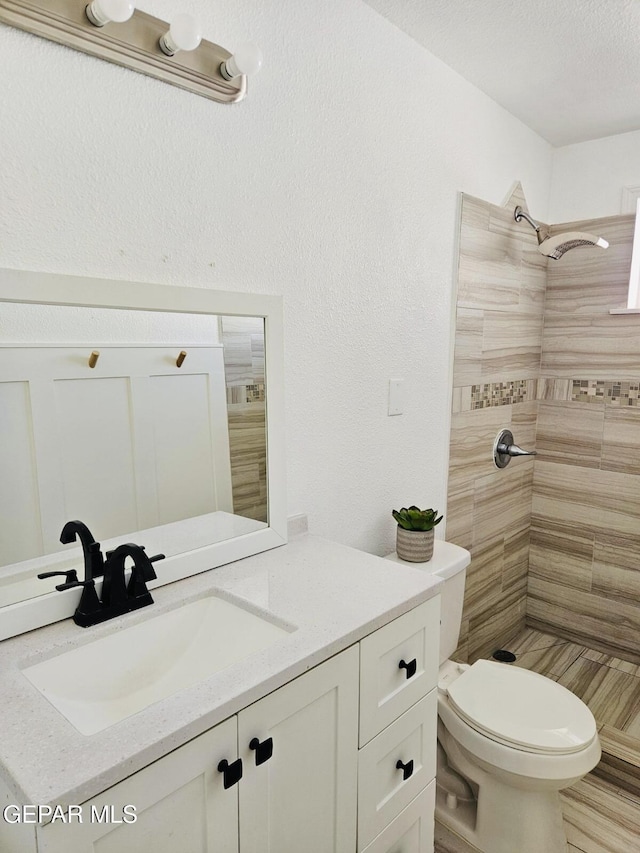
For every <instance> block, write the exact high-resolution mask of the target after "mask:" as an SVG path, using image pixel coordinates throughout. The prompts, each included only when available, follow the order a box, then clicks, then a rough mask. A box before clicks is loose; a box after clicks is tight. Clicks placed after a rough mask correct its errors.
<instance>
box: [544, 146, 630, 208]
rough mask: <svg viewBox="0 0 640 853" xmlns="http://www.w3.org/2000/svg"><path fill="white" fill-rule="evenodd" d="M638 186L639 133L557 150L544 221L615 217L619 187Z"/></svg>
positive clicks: (620, 196) (620, 197) (620, 193)
mask: <svg viewBox="0 0 640 853" xmlns="http://www.w3.org/2000/svg"><path fill="white" fill-rule="evenodd" d="M639 185H640V130H639V131H634V132H632V133H620V134H618V135H617V136H606V137H604V138H603V139H594V140H592V141H590V142H581V143H577V144H576V145H565V146H564V147H563V148H557V149H556V150H555V151H554V155H553V176H552V181H551V193H550V201H549V220H548V221H549V222H570V221H573V220H576V219H596V218H598V217H600V216H616V215H617V214H619V213H620V212H621V208H620V205H621V201H622V189H623V187H628V186H639Z"/></svg>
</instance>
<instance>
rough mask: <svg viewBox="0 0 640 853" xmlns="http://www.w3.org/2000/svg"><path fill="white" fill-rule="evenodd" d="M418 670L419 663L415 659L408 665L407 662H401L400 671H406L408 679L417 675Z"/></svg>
mask: <svg viewBox="0 0 640 853" xmlns="http://www.w3.org/2000/svg"><path fill="white" fill-rule="evenodd" d="M417 668H418V661H417V660H416V659H415V658H414V659H413V660H410V661H409V662H408V663H407V661H406V660H401V661H400V663H399V664H398V669H406V671H407V678H412V677H413V676H414V675H415V674H416V669H417Z"/></svg>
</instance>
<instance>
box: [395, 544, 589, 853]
mask: <svg viewBox="0 0 640 853" xmlns="http://www.w3.org/2000/svg"><path fill="white" fill-rule="evenodd" d="M435 544H436V549H435V552H434V556H433V559H432V560H431V561H430V562H428V563H412V564H411V565H413V566H414V567H415V568H420V569H424V570H425V571H427V572H429V573H431V574H434V575H436V576H438V577H441V578H443V580H444V586H443V587H442V590H441V597H442V616H441V628H440V672H439V678H438V773H437V780H436V783H437V799H436V818H437V819H438V820H439V821H440V822H441V823H443V824H444V825H445V826H447V827H449V828H450V829H451V830H452V831H453V832H455V833H457V834H458V835H460V836H461V837H462V838H464V839H465V840H466V841H468V842H469V843H470V844H472V845H473V846H475V847H476V848H477V849H478V850H480V851H482V853H566V850H567V842H566V838H565V834H564V829H563V824H562V813H561V810H560V798H559V795H558V792H559V791H560V790H562V789H563V788H568V787H569V786H570V785H573V784H574V783H575V782H577V781H578V780H579V779H581V778H582V777H583V776H584V775H585V774H587V773H588V772H589V771H590V770H592V769H593V768H594V767H595V766H596V764H597V763H598V761H599V760H600V742H599V740H598V734H597V729H596V722H595V719H594V717H593V714H592V713H591V711H590V710H589V709H588V708H587V706H586V705H585V704H584V703H583V702H582V701H581V700H580V699H578V697H577V696H575V695H574V694H573V693H571V692H570V691H569V690H567V689H566V688H564V687H562V686H561V685H559V684H556V682H555V681H552V680H551V679H549V678H545V677H544V676H542V675H538V674H537V673H534V672H530V671H528V670H525V669H521V668H518V667H514V666H509V665H507V664H504V663H497V662H494V661H489V660H478V661H476V663H474V664H473V665H471V666H469V665H467V664H458V663H454V662H453V661H451V660H448V658H449V657H450V655H452V654H453V652H454V651H455V649H456V647H457V645H458V637H459V634H460V623H461V617H462V603H463V598H464V582H465V575H466V567H467V565H468V564H469V561H470V555H469V552H468V551H465V550H464V549H463V548H459V547H458V546H457V545H453V544H451V543H449V542H436V543H435ZM396 559H397V558H396Z"/></svg>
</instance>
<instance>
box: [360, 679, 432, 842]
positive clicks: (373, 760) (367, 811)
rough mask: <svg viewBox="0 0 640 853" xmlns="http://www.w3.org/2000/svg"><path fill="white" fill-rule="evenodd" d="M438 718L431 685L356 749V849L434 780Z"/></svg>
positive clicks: (371, 839)
mask: <svg viewBox="0 0 640 853" xmlns="http://www.w3.org/2000/svg"><path fill="white" fill-rule="evenodd" d="M437 719H438V705H437V690H432V691H431V692H430V693H429V694H428V695H427V696H425V697H424V698H422V699H421V700H420V701H419V702H418V703H417V704H415V705H413V707H411V708H410V709H409V710H408V711H407V712H406V713H404V714H403V715H402V716H401V717H400V719H398V720H396V721H395V723H392V724H391V725H390V726H389V727H388V728H386V729H385V730H384V731H383V732H381V733H380V734H379V735H378V736H377V737H375V738H374V739H373V740H372V741H371V742H370V743H368V744H367V745H366V746H365V747H363V749H361V750H360V753H359V755H358V851H362V850H364V848H365V847H366V846H367V844H370V843H371V842H372V841H373V840H374V838H376V836H377V835H379V834H380V833H381V832H382V831H383V829H384V828H385V827H386V826H387V824H389V823H390V822H391V821H392V820H393V819H394V818H395V817H396V816H397V815H399V814H400V812H401V811H402V810H403V809H404V808H406V807H407V806H408V805H409V803H410V802H411V801H412V800H413V799H414V798H415V797H416V796H417V795H418V794H419V793H420V792H421V791H422V789H423V788H425V787H426V786H427V785H428V784H429V782H431V780H432V779H434V777H435V775H436V730H437ZM410 762H413V763H412V764H410ZM399 763H401V764H402V765H403V766H404V769H403V767H402V766H398V765H399ZM405 776H406V778H405Z"/></svg>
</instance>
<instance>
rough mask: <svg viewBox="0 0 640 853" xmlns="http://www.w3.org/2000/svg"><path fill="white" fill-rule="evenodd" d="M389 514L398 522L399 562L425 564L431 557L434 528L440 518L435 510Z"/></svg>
mask: <svg viewBox="0 0 640 853" xmlns="http://www.w3.org/2000/svg"><path fill="white" fill-rule="evenodd" d="M391 514H392V515H393V517H394V518H395V520H396V521H397V522H398V532H397V536H396V553H397V555H398V557H400V559H401V560H408V561H409V562H410V563H426V562H427V561H428V560H430V559H431V557H433V540H434V532H433V531H434V527H435V526H436V524H440V522H441V521H442V516H441V515H440V516H439V515H438V511H437V510H435V509H418V507H417V506H410V507H409V508H408V509H407V508H406V507H403V508H402V509H394V510H392V511H391Z"/></svg>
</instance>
